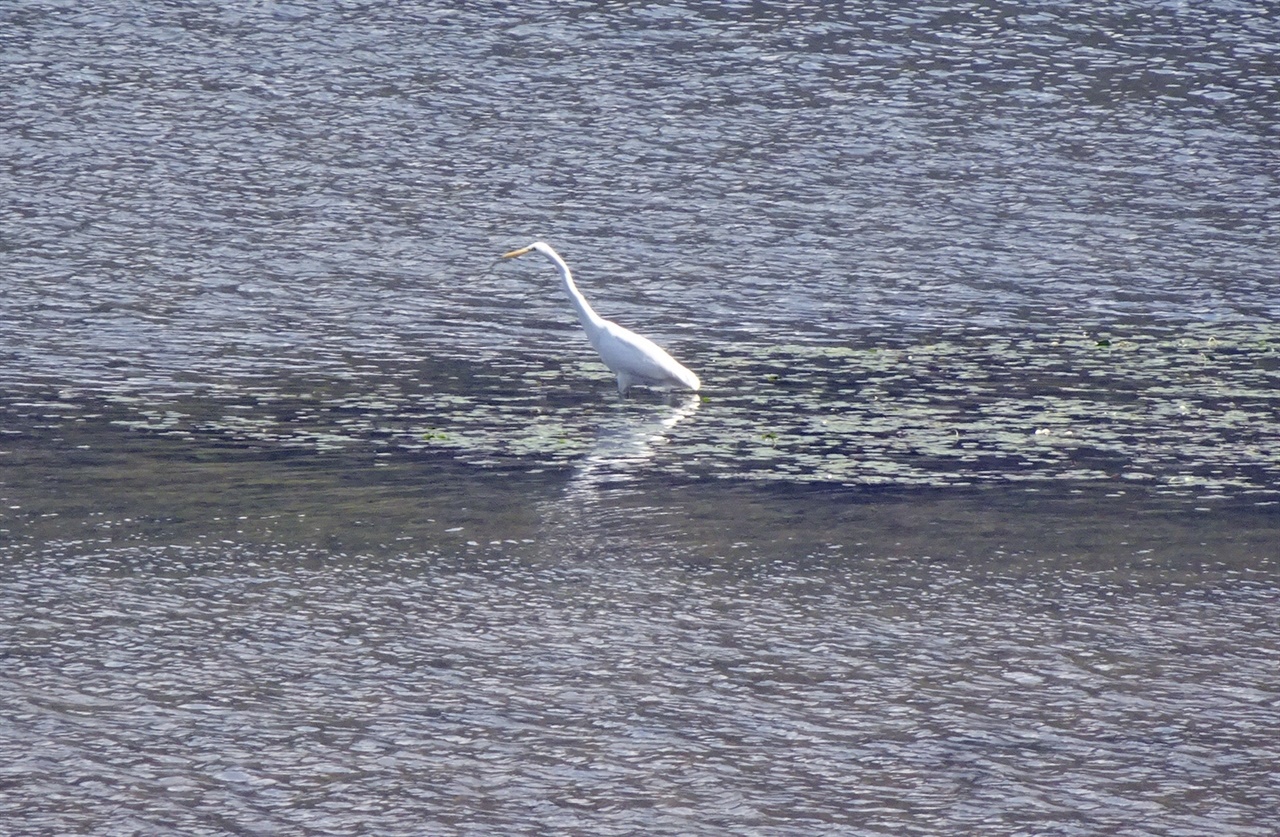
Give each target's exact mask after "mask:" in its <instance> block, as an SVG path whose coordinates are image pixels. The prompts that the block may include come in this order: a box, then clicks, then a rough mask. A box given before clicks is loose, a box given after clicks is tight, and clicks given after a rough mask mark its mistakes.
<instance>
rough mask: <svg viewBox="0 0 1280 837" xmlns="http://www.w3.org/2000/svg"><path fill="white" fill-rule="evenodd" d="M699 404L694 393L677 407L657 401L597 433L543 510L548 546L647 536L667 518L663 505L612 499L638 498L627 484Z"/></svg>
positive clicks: (586, 546)
mask: <svg viewBox="0 0 1280 837" xmlns="http://www.w3.org/2000/svg"><path fill="white" fill-rule="evenodd" d="M701 404H702V399H700V398H698V397H697V396H693V397H690V398H688V399H687V400H685V401H682V402H680V403H677V404H675V405H670V406H669V405H660V406H655V407H653V409H652V410H646V411H645V412H643V413H640V412H638V411H637V410H634V409H626V410H620V411H619V412H618V413H617V414H616V415H615V416H614V417H613V418H612V419H611V420H610V421H609V423H608V424H606V425H602V426H601V427H600V428H599V429H598V430H597V432H596V439H595V443H594V445H593V446H592V448H591V452H590V453H588V454H587V456H586V457H585V458H584V459H583V460H582V461H581V462H580V463H579V464H578V466H577V468H576V469H575V471H574V474H573V476H572V477H571V478H570V479H569V483H568V485H566V486H565V490H564V495H563V496H562V497H561V498H560V499H559V500H555V501H552V502H549V503H547V504H546V506H545V507H544V509H543V511H542V519H543V527H542V528H543V531H544V532H545V533H546V536H547V541H546V542H547V543H548V545H551V546H554V547H555V548H556V549H557V550H559V551H561V552H565V553H568V552H574V553H577V552H581V551H588V552H591V551H595V550H596V549H598V548H600V547H601V546H602V545H603V542H604V540H605V538H606V537H608V536H610V535H614V536H622V537H623V539H624V541H625V531H626V530H627V529H628V528H629V527H634V526H639V527H641V528H642V529H643V530H644V532H645V534H646V538H647V539H649V540H651V539H652V538H653V537H654V536H655V535H656V534H657V530H658V529H659V528H661V527H660V526H659V524H658V521H659V520H660V519H661V518H664V517H666V510H665V509H664V508H663V506H662V504H661V503H650V502H648V501H647V500H645V499H642V500H641V501H640V502H639V503H638V504H637V503H636V502H635V500H634V499H633V500H630V501H628V503H627V504H626V507H625V508H624V507H621V506H619V507H617V508H614V507H613V505H614V504H612V503H610V502H609V500H610V498H611V497H621V496H622V495H628V496H631V497H633V498H634V497H638V496H640V489H639V488H637V487H635V486H633V485H628V483H635V482H637V481H638V480H639V479H640V478H641V477H644V476H646V475H647V474H649V473H650V472H651V471H650V466H652V465H653V463H654V461H655V460H656V459H657V456H658V452H659V451H660V450H661V449H662V447H663V446H664V445H666V444H667V442H668V440H669V438H670V435H671V432H672V431H673V430H674V429H675V428H676V426H677V425H679V424H680V423H681V422H683V421H686V420H688V419H689V418H690V417H691V416H693V414H694V413H696V412H697V411H698V408H699V407H700V406H701Z"/></svg>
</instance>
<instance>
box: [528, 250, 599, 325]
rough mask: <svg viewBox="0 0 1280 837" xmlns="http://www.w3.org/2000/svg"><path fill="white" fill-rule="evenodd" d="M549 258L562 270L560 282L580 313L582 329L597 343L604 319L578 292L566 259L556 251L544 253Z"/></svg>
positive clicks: (545, 251) (574, 307) (580, 292)
mask: <svg viewBox="0 0 1280 837" xmlns="http://www.w3.org/2000/svg"><path fill="white" fill-rule="evenodd" d="M543 252H544V253H545V255H546V256H547V258H549V259H551V261H553V262H555V265H556V267H558V268H560V281H561V283H562V284H563V285H564V292H565V293H566V294H568V296H569V301H570V302H572V303H573V309H574V310H575V311H577V312H578V320H579V321H581V322H582V327H583V328H584V329H586V330H587V336H588V337H589V338H591V340H592V342H593V343H594V342H595V338H596V335H597V334H598V333H599V332H600V329H602V328H604V318H602V317H601V316H600V315H599V314H597V313H596V312H595V309H594V308H592V307H591V303H589V302H587V298H586V297H585V296H583V295H582V291H580V290H578V286H577V285H575V284H574V283H573V274H572V273H571V272H570V271H569V265H567V264H565V263H564V259H562V258H560V255H559V254H558V253H556V252H555V251H554V250H544V251H543Z"/></svg>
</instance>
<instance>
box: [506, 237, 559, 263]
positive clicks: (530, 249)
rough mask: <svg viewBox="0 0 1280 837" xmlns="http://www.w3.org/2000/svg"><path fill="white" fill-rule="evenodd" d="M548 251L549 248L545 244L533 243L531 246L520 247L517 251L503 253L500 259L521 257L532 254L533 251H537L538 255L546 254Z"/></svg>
mask: <svg viewBox="0 0 1280 837" xmlns="http://www.w3.org/2000/svg"><path fill="white" fill-rule="evenodd" d="M549 249H550V248H549V247H547V245H546V244H545V243H543V242H541V241H535V242H533V243H532V244H530V245H529V246H528V247H521V248H520V249H519V250H512V251H511V252H510V253H503V254H502V258H504V259H514V258H516V257H517V256H523V255H524V254H525V253H532V252H533V251H534V250H537V251H538V252H539V253H546V252H547V250H549Z"/></svg>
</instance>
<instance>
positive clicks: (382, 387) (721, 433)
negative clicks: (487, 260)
mask: <svg viewBox="0 0 1280 837" xmlns="http://www.w3.org/2000/svg"><path fill="white" fill-rule="evenodd" d="M1278 337H1280V331H1277V329H1276V328H1274V327H1272V326H1262V325H1233V326H1221V327H1213V328H1210V327H1207V326H1205V327H1199V328H1183V329H1180V330H1177V331H1155V330H1153V331H1151V332H1148V333H1138V332H1134V333H1128V334H1122V333H1115V334H1089V333H1079V332H1075V333H1070V332H1064V333H1058V334H1043V333H1042V334H1008V333H998V332H991V333H975V332H968V331H966V332H961V333H956V334H954V335H948V336H942V337H940V338H938V339H936V340H932V341H929V342H922V343H920V344H919V345H909V346H898V347H893V348H886V347H868V348H853V347H848V346H822V345H799V344H796V345H779V346H767V347H758V348H757V349H755V350H754V351H752V350H749V349H748V350H742V349H741V348H740V347H726V348H723V349H721V348H718V347H715V346H705V347H702V349H701V351H697V350H694V351H692V352H687V354H688V355H689V356H690V357H691V358H694V357H696V358H697V359H698V362H697V367H698V371H699V373H700V374H702V375H703V378H704V381H705V383H706V392H707V395H706V397H702V398H698V397H697V396H691V397H689V398H688V399H686V400H681V399H679V398H677V399H675V400H673V401H672V402H670V403H669V404H668V403H666V402H664V401H663V400H662V399H661V397H660V396H658V395H656V394H648V393H641V394H639V396H638V397H637V398H635V399H632V400H627V401H619V400H618V399H617V397H616V395H613V394H611V393H610V388H611V386H612V385H611V383H610V381H609V379H608V378H607V376H605V375H603V374H601V371H600V369H598V368H597V365H596V364H595V363H593V362H586V361H584V362H583V363H582V364H581V366H579V367H573V366H567V367H564V368H560V369H556V370H551V371H549V370H548V369H547V367H546V365H545V362H544V360H542V359H530V360H529V361H528V362H527V363H526V364H524V365H523V366H516V365H511V366H508V367H506V368H504V369H502V370H501V374H493V370H488V369H470V368H467V367H466V366H465V365H463V364H461V363H460V362H452V363H450V364H448V365H447V366H444V365H430V364H424V365H423V366H422V367H420V368H414V369H406V368H403V367H401V368H383V367H377V368H376V369H374V370H371V371H369V372H368V373H367V374H366V375H364V376H363V377H359V378H355V379H353V380H349V381H336V382H335V381H333V380H316V379H310V378H299V379H295V380H292V381H290V382H289V386H288V387H287V388H286V387H285V386H284V385H282V384H281V383H278V382H277V383H276V384H274V385H271V386H263V385H262V384H261V382H246V383H244V384H243V385H227V386H225V387H202V388H200V387H197V388H194V389H193V390H192V391H190V392H187V393H183V394H180V395H173V396H167V397H160V396H157V394H156V393H154V392H127V391H119V390H117V391H110V392H106V393H91V392H83V393H76V392H70V391H67V390H62V391H61V392H58V393H47V392H42V393H36V392H26V393H15V394H13V395H11V396H10V397H9V398H8V399H7V401H6V402H4V404H3V409H4V411H5V412H6V413H8V414H9V416H10V421H8V422H7V424H8V425H9V426H10V427H11V428H14V427H21V426H22V423H23V422H22V421H21V420H19V419H20V418H21V417H23V416H25V417H26V419H27V421H33V420H36V421H40V422H43V423H45V424H48V423H50V422H52V423H57V422H82V423H83V422H85V421H89V420H95V419H96V420H102V421H110V422H112V423H113V424H114V425H116V426H119V427H125V428H128V429H131V430H135V431H138V432H140V433H156V434H164V435H166V436H191V437H204V438H206V439H207V440H209V441H214V442H216V443H218V444H224V445H240V446H250V447H265V448H282V449H293V450H297V449H314V450H319V451H325V450H334V449H353V448H355V449H358V448H367V449H369V450H370V451H372V452H374V453H376V454H380V455H383V456H396V455H410V454H413V453H415V452H422V453H424V454H426V453H430V454H431V455H439V454H441V453H444V454H445V455H448V456H449V457H451V458H455V459H457V460H460V461H462V462H468V463H472V464H476V465H481V466H485V465H494V464H498V463H503V464H506V465H512V466H516V467H519V466H520V465H521V464H525V465H527V466H528V467H531V468H535V467H536V468H545V467H556V466H566V467H567V466H570V465H573V464H574V463H576V462H578V461H580V460H585V459H589V458H590V457H592V456H593V455H596V454H599V452H600V450H601V449H602V448H606V449H609V448H611V447H617V445H618V443H619V441H618V440H619V439H620V438H621V439H623V440H624V444H625V440H626V439H627V438H628V437H629V436H630V437H632V438H631V441H630V444H632V445H633V446H635V445H639V446H641V447H644V448H645V454H644V456H643V457H642V459H643V462H644V467H645V468H646V469H649V470H651V471H655V472H658V473H667V474H672V475H679V476H682V477H684V478H688V479H706V478H718V477H730V478H744V479H753V480H784V481H799V482H816V483H827V484H840V485H868V486H899V487H912V486H951V485H982V484H993V483H1009V482H1037V481H1062V480H1068V481H1087V482H1096V481H1113V482H1115V483H1116V484H1117V485H1118V486H1124V485H1126V484H1145V485H1148V486H1151V487H1154V488H1155V489H1156V490H1158V491H1167V492H1171V493H1175V494H1181V495H1186V496H1189V497H1212V496H1227V495H1229V496H1232V497H1236V498H1241V499H1251V500H1252V501H1254V502H1258V503H1271V502H1273V501H1274V499H1275V497H1276V496H1277V486H1280V353H1277V351H1276V347H1277V345H1280V344H1278V341H1277V338H1278ZM365 368H366V369H368V368H369V367H365ZM682 404H683V405H686V407H687V409H685V410H684V413H687V415H686V414H683V413H682V414H681V415H679V416H678V417H676V418H675V419H674V420H666V421H664V417H666V416H672V415H673V413H672V411H673V410H675V409H676V408H677V407H679V405H682ZM9 432H10V433H14V432H19V431H14V430H10V431H9ZM627 461H628V462H629V463H631V464H629V465H628V467H635V465H634V462H633V461H632V460H630V459H629V460H627Z"/></svg>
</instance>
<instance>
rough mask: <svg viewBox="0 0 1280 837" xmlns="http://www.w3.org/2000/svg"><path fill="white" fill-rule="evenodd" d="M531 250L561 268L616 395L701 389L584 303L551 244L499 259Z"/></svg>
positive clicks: (652, 346) (654, 347) (648, 344)
mask: <svg viewBox="0 0 1280 837" xmlns="http://www.w3.org/2000/svg"><path fill="white" fill-rule="evenodd" d="M534 251H537V252H539V253H541V254H542V255H544V256H546V257H547V258H548V259H550V260H551V263H552V264H554V265H555V266H556V267H557V268H559V269H560V281H561V283H562V284H563V285H564V292H565V293H566V294H568V295H569V302H571V303H572V304H573V310H574V311H576V312H577V313H578V320H579V321H581V322H582V327H583V329H585V330H586V332H587V339H588V340H590V341H591V345H592V346H594V347H595V349H596V351H597V352H599V353H600V359H601V360H603V361H604V365H605V366H607V367H609V370H610V371H611V372H613V374H615V375H617V376H618V392H619V393H621V394H622V395H626V394H627V390H629V389H631V387H633V386H646V387H653V388H655V389H660V390H664V391H667V390H672V389H688V390H695V391H696V390H697V389H698V388H699V387H700V386H702V384H701V382H699V381H698V376H697V375H695V374H693V373H692V372H690V371H689V370H688V369H686V368H685V367H683V366H681V365H680V364H679V363H678V362H677V361H676V359H675V358H673V357H672V356H671V355H669V354H667V353H666V351H665V350H663V348H662V347H661V346H659V345H658V344H657V343H654V342H653V341H652V340H650V339H649V338H647V337H641V336H640V335H639V334H636V333H635V332H634V331H632V330H630V329H627V328H623V327H622V326H620V325H618V324H617V323H615V322H612V321H611V320H606V319H605V318H604V317H601V316H600V315H599V314H597V313H596V312H595V309H594V308H592V307H591V305H590V303H588V302H587V298H586V297H584V296H583V295H582V291H579V290H578V286H577V285H575V284H574V282H573V274H572V273H571V272H570V271H569V265H567V264H565V262H564V259H562V258H560V254H559V253H557V252H556V251H555V250H552V249H551V245H549V244H546V243H545V242H542V241H535V242H534V243H533V244H530V245H529V246H528V247H521V248H520V249H519V250H512V251H511V252H510V253H503V254H502V258H504V259H514V258H516V257H517V256H523V255H524V254H525V253H531V252H534Z"/></svg>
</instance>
